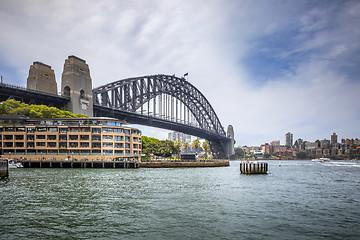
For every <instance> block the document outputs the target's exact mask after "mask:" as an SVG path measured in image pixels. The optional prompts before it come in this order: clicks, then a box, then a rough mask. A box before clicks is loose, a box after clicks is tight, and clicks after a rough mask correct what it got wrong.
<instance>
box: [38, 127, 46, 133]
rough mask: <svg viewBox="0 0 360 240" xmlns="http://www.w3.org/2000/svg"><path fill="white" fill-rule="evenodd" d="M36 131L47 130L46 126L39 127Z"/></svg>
mask: <svg viewBox="0 0 360 240" xmlns="http://www.w3.org/2000/svg"><path fill="white" fill-rule="evenodd" d="M36 131H38V132H46V127H38V128H37V130H36Z"/></svg>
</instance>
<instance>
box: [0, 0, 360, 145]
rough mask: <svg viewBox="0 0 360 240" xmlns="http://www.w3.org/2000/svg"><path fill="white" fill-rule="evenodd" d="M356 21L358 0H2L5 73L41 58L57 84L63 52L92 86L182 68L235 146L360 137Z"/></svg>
mask: <svg viewBox="0 0 360 240" xmlns="http://www.w3.org/2000/svg"><path fill="white" fill-rule="evenodd" d="M359 23H360V1H356V0H355V1H346V0H342V1H337V0H335V1H327V0H316V1H315V0H309V1H306V0H302V1H298V0H284V1H283V0H264V1H262V0H256V1H254V0H249V1H247V0H207V1H205V0H171V1H165V0H152V1H147V0H133V1H131V0H118V1H115V0H102V1H97V0H88V1H86V0H77V1H72V0H62V1H48V0H27V1H23V0H0V29H1V37H0V38H1V41H0V75H1V76H2V77H3V81H4V82H5V83H10V84H15V85H19V86H23V87H25V86H26V79H27V76H28V72H29V68H30V65H31V64H32V63H33V62H35V61H40V62H43V63H45V64H47V65H50V66H51V67H52V69H53V70H54V71H55V76H56V81H57V83H58V89H60V84H61V74H62V71H63V66H64V62H65V59H66V58H67V57H68V56H70V55H75V56H78V57H80V58H82V59H84V60H86V62H87V64H88V65H89V67H90V74H91V77H92V81H93V87H97V86H100V85H103V84H106V83H110V82H113V81H116V80H120V79H125V78H129V77H138V76H144V75H153V74H168V75H173V74H176V76H183V74H184V73H186V72H188V73H189V75H188V81H189V82H191V83H192V84H193V85H194V86H195V87H196V88H197V89H199V91H200V92H202V93H203V94H204V96H205V97H206V98H207V100H208V101H209V102H210V104H211V105H212V107H213V108H214V110H215V112H216V113H217V115H218V117H219V119H220V121H221V123H222V125H223V127H224V128H225V131H226V129H227V126H228V125H232V126H233V127H234V132H235V140H236V146H243V145H247V146H255V145H260V144H264V143H270V142H271V141H274V140H280V141H281V143H282V144H284V137H285V134H286V133H287V132H291V133H293V135H294V141H295V139H298V138H302V139H304V140H306V141H315V140H317V139H324V138H326V139H330V135H331V134H332V133H333V132H336V133H337V135H338V138H339V139H341V138H360V78H359V76H360V24H359ZM138 127H139V128H140V129H142V130H143V135H147V136H152V137H157V138H160V139H165V138H166V137H167V133H168V132H169V131H168V130H161V129H154V128H148V127H143V126H138Z"/></svg>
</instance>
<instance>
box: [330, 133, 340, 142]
mask: <svg viewBox="0 0 360 240" xmlns="http://www.w3.org/2000/svg"><path fill="white" fill-rule="evenodd" d="M337 142H338V139H337V135H336V133H333V134H332V135H331V145H334V144H336V143H337Z"/></svg>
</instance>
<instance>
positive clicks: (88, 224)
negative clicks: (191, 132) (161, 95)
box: [0, 161, 360, 239]
mask: <svg viewBox="0 0 360 240" xmlns="http://www.w3.org/2000/svg"><path fill="white" fill-rule="evenodd" d="M239 164H240V162H237V161H233V162H231V165H230V167H221V168H171V169H165V168H164V169H14V170H11V171H10V178H9V179H8V180H3V181H0V216H1V219H2V223H1V228H0V234H1V236H2V239H268V238H271V239H293V238H294V239H325V238H326V239H358V238H359V236H360V230H359V228H360V220H359V209H360V192H359V189H360V188H359V187H360V181H359V176H360V168H359V167H360V162H359V161H331V162H325V163H319V162H311V161H281V167H279V166H278V161H269V174H267V175H241V174H240V171H239Z"/></svg>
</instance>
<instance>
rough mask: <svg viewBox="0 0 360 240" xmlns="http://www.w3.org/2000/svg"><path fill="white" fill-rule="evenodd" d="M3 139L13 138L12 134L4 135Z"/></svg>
mask: <svg viewBox="0 0 360 240" xmlns="http://www.w3.org/2000/svg"><path fill="white" fill-rule="evenodd" d="M4 140H13V135H4Z"/></svg>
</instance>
